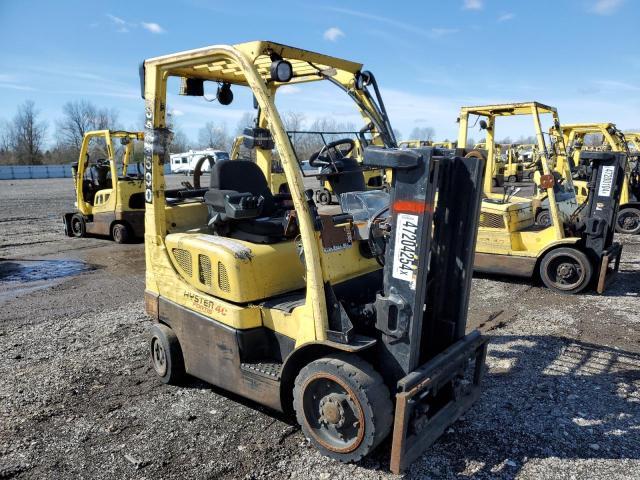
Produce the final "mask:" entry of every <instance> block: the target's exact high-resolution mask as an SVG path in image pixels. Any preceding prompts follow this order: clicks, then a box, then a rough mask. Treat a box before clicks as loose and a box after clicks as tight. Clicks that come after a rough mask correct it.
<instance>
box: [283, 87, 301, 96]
mask: <svg viewBox="0 0 640 480" xmlns="http://www.w3.org/2000/svg"><path fill="white" fill-rule="evenodd" d="M301 91H302V89H301V88H300V87H297V86H295V85H284V86H282V87H280V88H278V93H279V94H281V95H292V94H295V93H300V92H301Z"/></svg>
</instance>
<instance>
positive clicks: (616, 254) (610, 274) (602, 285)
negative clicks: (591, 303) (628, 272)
mask: <svg viewBox="0 0 640 480" xmlns="http://www.w3.org/2000/svg"><path fill="white" fill-rule="evenodd" d="M621 256H622V245H620V244H619V243H617V242H616V243H614V244H613V245H611V246H610V247H609V248H608V249H606V250H605V251H604V253H603V255H602V260H601V262H600V272H599V274H598V285H597V286H596V292H598V293H603V292H604V291H605V289H606V287H607V285H608V284H609V283H611V280H613V279H614V278H615V277H616V275H617V274H618V269H619V268H620V257H621ZM610 266H612V268H609V267H610Z"/></svg>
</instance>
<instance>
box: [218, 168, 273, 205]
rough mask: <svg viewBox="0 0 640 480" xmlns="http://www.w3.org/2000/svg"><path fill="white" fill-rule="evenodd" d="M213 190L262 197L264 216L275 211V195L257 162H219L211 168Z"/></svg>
mask: <svg viewBox="0 0 640 480" xmlns="http://www.w3.org/2000/svg"><path fill="white" fill-rule="evenodd" d="M209 186H210V188H211V189H216V190H235V191H237V192H240V193H244V192H249V193H251V194H253V195H262V197H263V198H264V206H263V208H262V215H263V216H270V215H271V214H272V213H273V212H274V210H275V202H274V200H273V194H272V193H271V190H269V185H268V184H267V179H266V178H265V176H264V173H262V170H260V167H258V165H257V164H256V163H255V162H252V161H249V160H218V161H217V162H216V163H214V164H213V167H211V178H210V180H209Z"/></svg>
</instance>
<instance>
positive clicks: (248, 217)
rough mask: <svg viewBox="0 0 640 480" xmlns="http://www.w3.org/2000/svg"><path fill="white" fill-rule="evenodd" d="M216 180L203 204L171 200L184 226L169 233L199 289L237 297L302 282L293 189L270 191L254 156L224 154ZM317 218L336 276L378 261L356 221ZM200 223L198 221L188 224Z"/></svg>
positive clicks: (252, 298) (173, 254) (268, 293)
mask: <svg viewBox="0 0 640 480" xmlns="http://www.w3.org/2000/svg"><path fill="white" fill-rule="evenodd" d="M210 182H211V184H210V188H209V189H208V190H207V191H206V192H205V193H204V204H199V205H200V206H201V207H202V208H199V209H197V210H196V209H194V208H193V207H194V206H195V205H198V204H191V203H186V204H178V205H172V206H167V208H166V211H167V220H168V223H169V224H170V225H173V228H174V229H177V228H178V225H177V223H176V222H179V221H180V220H181V219H182V220H183V221H182V224H181V225H180V226H181V227H182V231H176V230H174V232H175V233H169V234H168V235H167V236H166V237H165V244H166V247H167V251H168V252H169V256H170V258H171V261H172V263H173V265H174V267H175V269H176V271H177V272H178V273H179V274H180V276H181V277H182V278H183V279H184V280H185V281H187V282H188V283H189V284H190V285H192V286H193V287H195V288H197V289H198V290H200V291H202V292H205V293H208V294H211V295H214V296H216V297H218V298H221V299H224V300H227V301H230V302H234V303H248V302H256V301H259V300H263V299H265V298H271V297H274V296H277V295H282V294H285V293H289V292H293V291H296V290H301V289H303V288H304V287H305V279H304V268H305V266H304V258H303V253H302V248H301V247H300V246H299V245H298V242H296V240H295V239H296V237H297V236H298V233H299V231H298V225H297V221H296V217H295V213H294V210H293V206H292V202H291V197H290V195H289V194H275V195H274V194H273V193H271V191H270V190H269V188H268V184H267V181H266V178H265V176H264V174H263V173H262V171H261V170H260V168H259V167H258V166H257V165H256V163H255V162H252V161H245V160H228V161H220V162H218V163H216V164H215V165H214V167H213V168H212V171H211V180H210ZM385 195H386V194H385ZM204 207H206V209H208V212H207V210H203V208H204ZM183 214H189V215H183ZM185 216H186V217H188V218H187V219H183V217H185ZM203 217H205V218H203ZM207 217H208V218H207ZM318 218H319V221H320V224H321V232H320V238H321V243H322V247H323V251H322V254H323V256H324V259H325V260H324V262H325V266H326V269H327V272H328V275H329V279H330V281H331V282H332V283H340V282H343V281H346V280H349V279H351V278H354V277H357V276H360V275H363V274H366V273H369V272H372V271H374V270H377V269H379V268H380V266H379V265H378V263H377V262H376V261H375V259H372V258H365V257H364V256H362V255H361V253H360V249H359V248H358V243H359V241H358V240H357V239H356V240H354V235H353V234H352V225H351V223H350V222H346V223H345V224H341V222H343V220H342V219H341V216H340V215H337V216H333V215H319V217H318ZM198 223H199V225H200V227H199V228H195V229H188V228H187V227H188V225H191V226H193V225H194V224H198ZM274 266H277V268H274Z"/></svg>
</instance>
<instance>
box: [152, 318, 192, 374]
mask: <svg viewBox="0 0 640 480" xmlns="http://www.w3.org/2000/svg"><path fill="white" fill-rule="evenodd" d="M149 354H150V356H151V366H152V367H153V370H154V371H155V372H156V375H158V377H159V378H160V381H161V382H162V383H168V384H171V385H176V384H179V383H180V382H181V381H182V380H183V379H184V377H185V370H184V359H183V357H182V349H181V348H180V342H178V337H176V334H175V333H173V330H171V329H170V328H169V327H167V326H166V325H163V324H161V323H156V324H154V325H153V326H152V327H151V331H150V335H149Z"/></svg>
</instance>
